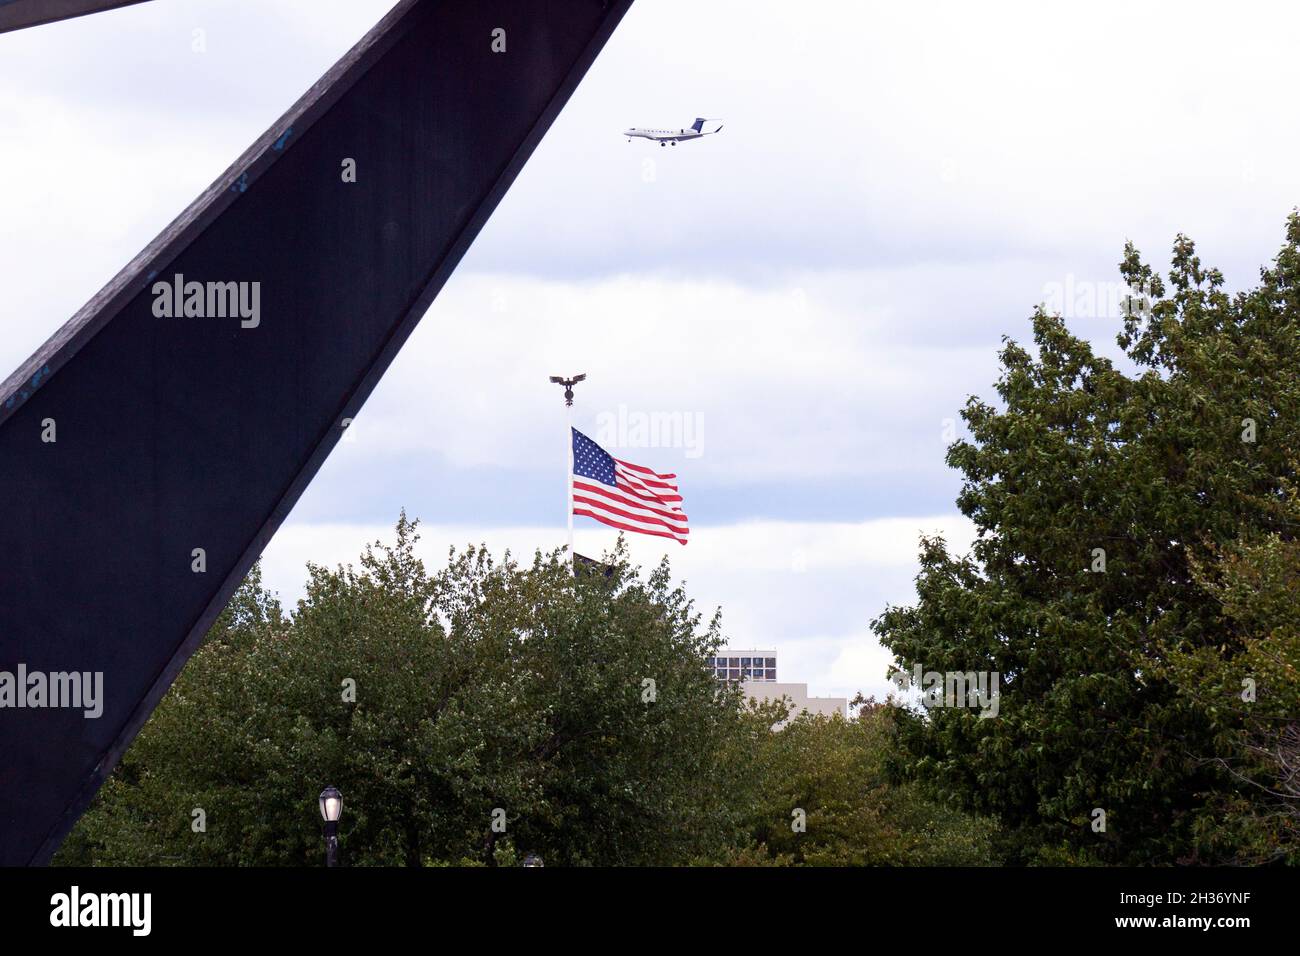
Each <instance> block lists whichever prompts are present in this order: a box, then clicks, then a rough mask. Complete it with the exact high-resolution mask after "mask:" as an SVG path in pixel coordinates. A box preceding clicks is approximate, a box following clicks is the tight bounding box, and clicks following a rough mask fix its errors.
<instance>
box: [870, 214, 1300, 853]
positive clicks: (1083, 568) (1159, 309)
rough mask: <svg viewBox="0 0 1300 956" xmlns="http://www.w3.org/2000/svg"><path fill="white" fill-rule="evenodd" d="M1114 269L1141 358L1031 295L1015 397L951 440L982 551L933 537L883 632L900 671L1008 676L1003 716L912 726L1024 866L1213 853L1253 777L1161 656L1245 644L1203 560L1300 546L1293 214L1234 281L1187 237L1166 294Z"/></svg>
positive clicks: (1196, 688)
mask: <svg viewBox="0 0 1300 956" xmlns="http://www.w3.org/2000/svg"><path fill="white" fill-rule="evenodd" d="M1121 273H1122V275H1123V276H1124V278H1125V280H1126V281H1127V282H1128V284H1129V286H1130V287H1131V288H1133V289H1141V290H1145V292H1146V293H1147V294H1148V295H1149V296H1150V303H1149V307H1137V308H1131V309H1130V310H1129V315H1128V317H1127V318H1126V320H1125V328H1124V331H1123V333H1122V334H1121V335H1120V336H1119V344H1120V346H1121V347H1122V348H1123V349H1124V351H1125V352H1126V355H1127V358H1128V360H1129V361H1130V362H1131V363H1132V366H1133V370H1132V372H1131V373H1126V372H1125V371H1122V370H1121V369H1119V368H1117V367H1116V364H1115V363H1113V362H1111V361H1110V360H1108V359H1106V358H1105V357H1102V356H1099V355H1096V354H1095V353H1094V351H1093V349H1092V348H1091V347H1090V345H1089V344H1088V343H1087V342H1086V341H1084V340H1082V339H1080V338H1077V337H1075V336H1073V335H1071V334H1070V332H1069V331H1068V330H1067V328H1066V326H1065V324H1064V322H1063V321H1062V320H1061V319H1060V318H1059V317H1057V316H1052V315H1048V314H1046V313H1045V312H1043V311H1042V310H1039V311H1038V312H1036V313H1035V315H1034V316H1033V320H1032V323H1033V338H1034V346H1035V351H1034V352H1031V351H1030V350H1027V349H1025V348H1022V347H1021V346H1020V345H1017V344H1016V343H1015V342H1013V341H1010V340H1006V341H1005V346H1004V348H1003V350H1002V353H1001V361H1002V366H1003V372H1002V375H1001V377H1000V380H999V382H998V383H997V391H998V394H999V396H1000V398H1001V405H1002V407H1000V408H996V407H994V406H993V405H990V404H987V403H985V402H982V401H980V400H978V399H976V398H972V399H970V401H969V402H968V403H967V406H966V408H965V410H964V412H963V418H964V419H965V421H966V423H967V425H968V426H969V429H970V434H971V438H970V439H969V440H962V441H958V442H956V443H954V444H953V445H952V446H951V447H950V448H949V451H948V462H949V464H950V465H952V466H953V467H955V468H957V469H959V470H960V471H961V472H962V474H963V475H964V479H965V480H964V484H963V488H962V491H961V493H960V496H959V498H958V505H959V507H960V508H961V510H962V512H963V513H964V514H966V515H967V516H968V517H969V518H970V519H971V520H972V521H973V522H974V524H975V526H976V529H977V532H978V536H977V539H976V541H975V543H974V545H973V548H972V551H971V553H970V554H968V555H964V556H954V555H951V554H949V552H948V549H947V546H946V544H945V543H944V542H943V541H942V540H941V539H926V540H923V542H922V546H921V572H920V574H919V576H918V578H917V589H918V603H917V604H916V605H915V606H913V607H890V608H888V609H887V610H886V611H885V612H884V613H883V614H882V615H881V616H880V617H879V618H878V619H877V620H876V621H875V623H874V627H875V630H876V631H877V633H878V634H879V635H880V637H881V639H882V641H883V642H884V643H885V644H886V645H887V646H888V647H889V648H890V649H891V650H893V652H894V654H895V656H896V658H897V661H898V663H899V665H900V666H901V668H902V669H903V670H905V671H910V670H911V669H912V668H913V667H914V666H916V665H920V666H921V667H922V668H923V669H924V670H927V671H938V672H944V671H996V672H998V673H999V674H1000V679H1001V699H1000V713H999V716H998V717H997V718H996V719H981V718H980V717H979V716H978V715H977V713H976V712H973V711H971V710H966V709H961V708H934V709H932V710H931V711H929V713H928V714H926V715H924V716H913V717H910V718H906V719H905V720H904V726H902V727H901V729H900V733H901V734H902V737H903V739H904V740H905V741H906V745H907V747H908V748H909V750H910V752H911V753H912V754H913V755H914V757H915V763H914V765H913V768H912V769H913V773H914V776H915V777H916V779H918V780H922V781H925V782H926V784H927V785H928V786H931V787H934V788H936V789H938V790H940V791H941V792H943V793H944V794H946V795H948V796H949V797H952V798H956V799H958V800H959V801H960V802H961V805H962V806H964V807H966V808H967V809H970V810H973V811H975V812H977V813H980V814H990V815H993V816H995V817H997V818H998V819H999V820H1000V821H1001V823H1002V824H1003V832H1004V833H1005V834H1006V837H1007V839H1006V841H1005V844H1004V845H1003V848H1002V849H1003V852H1005V853H1006V855H1007V857H1008V859H1010V860H1012V861H1018V862H1026V861H1033V860H1051V861H1070V862H1085V863H1086V862H1109V863H1151V862H1177V861H1182V862H1195V861H1206V860H1213V859H1217V858H1219V857H1220V855H1221V854H1222V853H1223V852H1224V848H1223V847H1222V846H1219V845H1217V844H1216V843H1215V841H1213V840H1210V839H1208V838H1207V834H1211V833H1214V832H1216V828H1217V829H1221V828H1222V826H1223V824H1224V818H1223V808H1222V798H1223V797H1225V795H1227V796H1232V795H1237V794H1240V793H1241V792H1242V789H1243V788H1242V785H1241V782H1240V781H1239V780H1237V779H1235V778H1234V777H1233V775H1232V774H1231V773H1229V772H1227V770H1226V769H1225V767H1224V766H1223V765H1222V763H1220V762H1218V761H1216V759H1214V758H1216V757H1224V756H1227V755H1226V754H1225V753H1224V750H1223V748H1224V747H1225V746H1226V745H1227V740H1228V738H1229V737H1232V736H1234V735H1237V734H1239V733H1240V732H1241V731H1242V730H1243V727H1242V723H1241V720H1242V718H1241V717H1240V715H1237V716H1233V715H1230V714H1229V713H1228V712H1227V711H1226V710H1224V709H1223V708H1222V707H1221V706H1220V705H1221V703H1222V696H1221V695H1220V694H1219V693H1218V692H1217V691H1216V690H1215V689H1214V688H1213V687H1212V686H1210V685H1208V684H1203V683H1197V682H1193V683H1187V682H1182V683H1180V682H1179V681H1178V680H1177V679H1176V676H1177V675H1175V674H1174V673H1173V672H1172V671H1171V669H1170V668H1172V667H1173V666H1174V665H1175V663H1182V662H1185V661H1186V659H1187V656H1188V655H1193V656H1195V655H1197V654H1204V653H1207V652H1208V649H1211V648H1213V649H1215V650H1214V653H1215V654H1217V655H1218V656H1219V657H1221V658H1223V659H1224V660H1231V659H1233V658H1236V657H1239V656H1241V655H1243V654H1246V653H1249V648H1250V643H1249V641H1250V638H1251V627H1250V624H1249V622H1248V621H1244V620H1243V619H1242V618H1241V617H1239V616H1236V615H1234V614H1233V613H1231V612H1230V610H1229V613H1225V608H1224V605H1223V604H1222V603H1221V600H1220V595H1219V594H1218V593H1216V590H1215V588H1214V587H1211V586H1209V583H1208V582H1207V580H1206V579H1205V578H1204V577H1198V575H1197V572H1196V569H1197V568H1198V567H1207V566H1211V565H1213V564H1214V563H1215V562H1216V560H1217V559H1218V556H1219V554H1220V553H1221V549H1223V548H1225V547H1229V546H1231V545H1232V544H1233V543H1234V542H1251V541H1261V540H1268V541H1274V542H1277V546H1289V545H1288V543H1289V542H1293V541H1294V540H1295V537H1296V527H1297V525H1296V522H1295V517H1294V514H1292V513H1289V512H1288V511H1287V509H1286V502H1287V500H1288V488H1289V487H1291V486H1293V484H1294V480H1295V474H1296V467H1295V462H1296V460H1297V459H1298V458H1300V448H1298V447H1297V428H1298V427H1300V414H1298V413H1300V376H1297V374H1296V371H1297V368H1300V338H1298V337H1297V333H1298V332H1300V328H1298V326H1297V316H1300V216H1297V215H1294V214H1293V215H1292V216H1291V218H1290V219H1289V222H1288V226H1287V230H1286V242H1285V244H1284V246H1283V248H1282V250H1281V252H1280V253H1279V255H1278V256H1277V258H1276V260H1275V262H1274V264H1273V266H1272V267H1271V268H1268V269H1265V270H1263V271H1262V273H1261V281H1260V283H1259V285H1258V286H1257V287H1255V288H1253V289H1250V290H1248V291H1245V292H1242V293H1239V294H1236V295H1231V296H1230V295H1229V294H1227V293H1226V292H1225V291H1224V290H1223V278H1222V275H1221V274H1220V273H1219V272H1218V271H1217V270H1214V269H1207V268H1204V267H1203V266H1202V264H1201V261H1200V259H1199V258H1198V257H1197V255H1196V253H1195V249H1194V247H1193V244H1192V243H1191V241H1190V240H1188V239H1186V238H1185V237H1182V236H1180V237H1179V238H1178V240H1177V241H1176V243H1175V245H1174V252H1173V262H1172V268H1171V270H1170V272H1169V276H1168V278H1169V281H1168V284H1167V285H1166V284H1165V282H1164V281H1163V280H1162V279H1161V278H1160V277H1159V276H1157V275H1156V274H1155V273H1154V272H1153V271H1152V270H1151V269H1150V268H1149V267H1148V266H1147V265H1145V264H1144V263H1143V262H1142V261H1141V259H1140V258H1139V256H1138V254H1137V252H1136V251H1135V250H1134V249H1133V248H1132V246H1131V245H1130V246H1128V247H1127V248H1126V250H1125V255H1124V260H1123V262H1122V264H1121ZM1035 353H1036V354H1035ZM1103 561H1104V563H1103ZM1103 568H1104V570H1103ZM1280 607H1281V605H1279V608H1280ZM1291 613H1292V618H1294V606H1293V605H1291ZM1255 636H1258V632H1256V635H1255ZM1181 673H1182V674H1183V676H1184V677H1187V676H1190V672H1189V671H1188V669H1187V668H1186V667H1183V668H1182V671H1181ZM1215 707H1219V711H1218V713H1217V714H1216V713H1215V712H1214V708H1215ZM1292 713H1293V714H1294V711H1293V712H1292ZM1247 799H1250V798H1247ZM1098 809H1100V810H1102V811H1104V812H1105V824H1106V825H1105V830H1104V832H1099V831H1098V830H1097V829H1095V828H1094V826H1093V825H1092V824H1093V821H1094V820H1095V819H1097V817H1096V816H1095V811H1096V810H1098Z"/></svg>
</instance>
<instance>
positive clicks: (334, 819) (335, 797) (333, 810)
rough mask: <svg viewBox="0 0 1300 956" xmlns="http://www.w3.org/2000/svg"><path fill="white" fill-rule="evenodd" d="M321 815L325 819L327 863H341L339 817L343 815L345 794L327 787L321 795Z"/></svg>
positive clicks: (335, 788) (334, 788)
mask: <svg viewBox="0 0 1300 956" xmlns="http://www.w3.org/2000/svg"><path fill="white" fill-rule="evenodd" d="M320 815H321V819H322V820H324V821H325V828H324V829H325V865H326V866H338V865H339V817H341V816H343V794H341V793H339V791H338V788H337V787H326V788H325V789H324V790H322V791H321V795H320Z"/></svg>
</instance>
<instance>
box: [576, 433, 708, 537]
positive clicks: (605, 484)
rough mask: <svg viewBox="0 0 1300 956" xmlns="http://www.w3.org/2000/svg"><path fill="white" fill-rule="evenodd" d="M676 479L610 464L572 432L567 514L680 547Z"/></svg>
mask: <svg viewBox="0 0 1300 956" xmlns="http://www.w3.org/2000/svg"><path fill="white" fill-rule="evenodd" d="M676 477H677V476H676V475H661V474H659V473H658V472H654V471H651V470H650V469H649V468H646V467H643V466H642V465H634V464H632V463H631V462H630V461H623V460H622V459H619V458H615V457H614V456H613V455H611V454H610V453H609V452H607V451H605V449H603V448H601V447H600V446H599V445H597V444H596V443H595V442H594V441H592V440H591V439H590V438H588V437H587V436H586V435H584V434H583V433H582V432H580V431H578V430H577V429H576V428H575V429H573V513H574V514H575V515H586V516H587V517H588V518H595V519H596V520H597V521H600V522H602V523H604V524H607V525H610V526H611V527H614V528H621V529H623V530H624V531H635V532H637V533H638V534H655V535H659V536H660V537H663V538H672V539H673V540H675V541H679V542H681V543H682V544H685V543H686V536H687V535H688V534H690V529H689V528H688V527H687V523H686V512H684V511H682V496H681V495H680V494H678V492H677V485H676V484H674V483H673V479H674V478H676Z"/></svg>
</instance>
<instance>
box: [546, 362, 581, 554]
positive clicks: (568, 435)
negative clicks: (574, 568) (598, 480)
mask: <svg viewBox="0 0 1300 956" xmlns="http://www.w3.org/2000/svg"><path fill="white" fill-rule="evenodd" d="M586 379H587V373H586V372H583V373H582V374H581V375H575V376H573V377H572V378H565V377H564V376H563V375H552V376H551V381H552V382H554V383H555V384H556V385H563V386H564V406H565V409H566V410H567V412H568V414H567V416H566V417H567V418H568V425H567V426H566V427H565V429H564V443H565V445H566V446H567V447H568V449H569V459H568V461H569V467H568V469H567V473H566V474H565V476H564V489H565V490H564V510H565V512H566V517H567V518H568V525H569V560H570V562H572V561H574V560H575V557H574V551H573V386H575V385H577V384H578V383H579V382H583V381H586Z"/></svg>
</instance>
